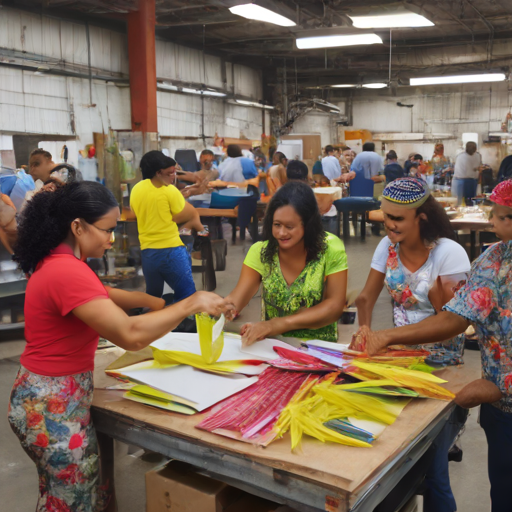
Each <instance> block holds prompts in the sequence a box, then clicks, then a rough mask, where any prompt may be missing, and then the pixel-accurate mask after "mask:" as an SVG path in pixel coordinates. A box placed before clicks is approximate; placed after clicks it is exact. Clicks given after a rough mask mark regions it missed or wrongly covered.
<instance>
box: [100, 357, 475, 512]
mask: <svg viewBox="0 0 512 512" xmlns="http://www.w3.org/2000/svg"><path fill="white" fill-rule="evenodd" d="M102 366H103V368H104V367H105V366H106V364H105V365H102V364H100V365H99V366H97V371H98V372H103V368H102ZM475 373H476V372H474V371H470V370H469V369H467V368H464V367H454V368H449V369H445V370H442V371H441V372H438V373H437V375H439V376H440V377H442V378H445V379H446V380H448V381H449V382H448V384H446V387H447V388H448V389H450V390H452V391H454V392H456V391H458V390H460V389H461V388H462V387H463V386H464V385H465V384H466V383H468V382H470V381H472V380H474V379H476V378H479V375H478V374H475ZM98 378H99V379H101V380H103V381H104V379H103V378H102V377H101V375H99V374H98ZM104 382H105V381H104ZM122 394H123V393H122V392H120V391H110V390H106V389H96V390H95V392H94V401H93V409H92V411H93V418H94V423H95V426H96V429H97V430H98V431H99V432H101V433H103V434H106V435H108V436H109V437H110V438H113V439H117V440H120V441H123V442H125V443H129V444H134V445H137V446H140V447H142V448H145V449H147V450H152V451H155V452H159V453H162V454H163V455H166V456H168V457H172V458H176V459H179V460H183V461H185V462H188V463H191V464H193V465H195V466H196V467H198V468H199V470H200V471H201V472H202V473H204V474H207V475H211V476H213V477H215V478H217V479H219V480H222V481H225V482H227V483H229V484H231V485H234V486H236V487H239V488H241V489H243V490H246V491H248V492H251V493H252V494H256V495H259V496H262V497H265V498H269V499H272V500H274V501H278V502H280V503H283V504H288V505H290V506H292V507H295V508H296V509H297V510H302V511H306V512H308V511H320V510H324V511H325V510H327V511H339V512H348V511H354V512H356V511H357V512H361V511H364V512H370V511H372V510H373V509H374V508H375V506H376V505H377V504H378V503H380V502H381V501H382V499H383V498H385V497H386V496H387V494H388V493H389V492H390V491H391V489H393V487H394V486H395V485H396V484H397V483H398V482H399V481H400V480H401V479H402V478H403V476H404V475H405V474H407V473H408V471H409V470H410V468H411V467H412V466H413V465H414V464H415V463H416V462H417V461H418V460H419V459H420V457H421V456H422V455H423V454H424V453H425V452H426V450H427V449H428V447H429V446H430V445H431V443H432V440H433V439H435V437H436V436H437V434H438V433H439V432H440V430H441V428H442V427H443V426H444V424H445V423H446V421H447V418H448V416H449V415H450V413H451V411H452V410H453V407H454V405H453V403H450V402H445V401H438V400H431V399H414V400H412V402H411V403H410V404H409V405H407V407H406V408H405V409H404V411H403V412H402V414H401V415H400V416H399V417H398V419H397V420H396V422H395V423H394V424H393V425H391V426H389V427H387V428H386V430H385V431H384V433H383V434H382V435H381V436H380V438H379V439H378V440H377V441H375V442H374V443H373V446H372V448H355V447H350V446H343V445H339V444H333V443H327V444H323V443H321V442H319V441H316V440H314V439H311V438H309V437H307V436H305V437H304V438H303V441H302V447H301V449H300V450H298V451H297V452H296V453H292V452H291V448H290V438H289V434H287V435H286V436H285V437H284V438H283V439H280V440H278V441H275V442H274V443H272V444H271V445H270V446H268V447H266V448H262V447H256V446H253V445H250V444H247V443H242V442H239V441H234V440H231V439H228V438H225V437H222V436H219V435H216V434H211V433H209V432H204V431H201V430H198V429H197V428H195V426H196V425H197V424H198V423H199V422H200V421H201V419H202V418H203V417H204V415H203V414H197V415H194V416H185V415H180V414H177V413H172V412H167V411H163V410H160V409H156V408H152V407H149V406H145V405H142V404H138V403H136V402H131V401H129V400H125V399H123V398H122Z"/></svg>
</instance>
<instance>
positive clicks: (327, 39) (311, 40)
mask: <svg viewBox="0 0 512 512" xmlns="http://www.w3.org/2000/svg"><path fill="white" fill-rule="evenodd" d="M296 43H297V48H298V49H299V50H311V49H313V48H334V47H337V46H357V45H368V44H382V39H381V38H380V37H379V36H378V35H377V34H350V35H328V36H318V37H301V38H297V40H296Z"/></svg>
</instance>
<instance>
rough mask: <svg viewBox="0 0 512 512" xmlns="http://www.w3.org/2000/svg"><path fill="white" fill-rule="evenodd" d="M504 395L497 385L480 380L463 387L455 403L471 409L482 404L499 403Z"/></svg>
mask: <svg viewBox="0 0 512 512" xmlns="http://www.w3.org/2000/svg"><path fill="white" fill-rule="evenodd" d="M501 398H503V394H502V393H501V391H500V389H499V388H498V386H496V384H494V383H492V382H490V381H488V380H485V379H478V380H474V381H473V382H470V383H469V384H468V385H467V386H465V387H463V388H462V389H461V390H460V391H459V392H458V393H457V395H456V396H455V403H456V404H457V405H458V406H460V407H463V408H464V409H471V408H472V407H476V406H477V405H480V404H485V403H493V402H497V401H498V400H500V399H501Z"/></svg>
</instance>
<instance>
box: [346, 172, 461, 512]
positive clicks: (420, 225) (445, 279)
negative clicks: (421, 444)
mask: <svg viewBox="0 0 512 512" xmlns="http://www.w3.org/2000/svg"><path fill="white" fill-rule="evenodd" d="M381 208H382V211H383V212H384V224H385V227H386V231H387V235H388V236H386V237H384V238H383V239H382V241H381V242H380V244H379V245H378V247H377V249H376V251H375V253H374V255H373V260H372V265H371V270H370V274H369V276H368V279H367V281H366V285H365V287H364V289H363V291H362V292H361V294H360V295H359V297H358V298H357V300H356V305H357V311H358V317H359V325H360V328H359V331H358V333H357V335H356V339H355V341H354V342H353V343H352V345H351V346H352V348H356V349H364V344H365V337H366V335H367V334H368V333H369V332H370V328H371V318H372V311H373V308H374V306H375V303H376V302H377V298H378V297H379V295H380V292H381V290H382V287H383V286H384V285H386V287H387V289H388V291H389V294H390V295H391V297H392V299H393V317H394V323H395V326H396V327H399V326H402V325H407V324H412V323H416V322H419V321H421V320H423V319H424V318H427V317H428V316H432V315H435V314H436V313H437V312H438V311H440V310H441V309H442V307H443V306H444V305H445V304H446V303H447V302H448V301H449V300H451V298H452V297H453V295H454V289H455V288H456V287H457V286H458V285H459V283H460V282H461V281H464V280H465V279H466V275H467V273H468V272H469V270H470V268H471V265H470V262H469V258H468V256H467V254H466V251H465V250H464V249H463V248H462V247H461V246H460V245H459V244H458V243H457V242H455V240H454V238H455V235H454V232H453V229H452V228H451V225H450V220H449V219H448V216H447V215H446V212H445V211H444V209H443V208H442V207H441V206H440V204H439V203H438V202H437V201H436V200H435V198H434V197H432V196H431V195H430V191H429V189H428V187H427V185H426V184H425V183H424V182H423V181H422V180H419V179H417V178H399V179H397V180H394V181H392V182H391V183H390V184H389V185H388V186H387V187H386V188H385V189H384V192H383V194H382V205H381ZM418 348H422V349H424V350H427V351H428V352H430V356H429V357H428V358H427V361H428V362H433V363H438V364H445V365H456V364H462V363H463V359H462V357H463V354H464V336H463V335H459V336H455V337H454V338H452V339H450V340H447V341H444V342H442V343H436V344H429V345H422V346H421V347H418ZM459 409H460V408H459ZM461 411H462V410H460V411H459V410H456V411H455V413H457V414H461V416H463V417H464V419H463V420H462V421H460V419H459V420H456V419H453V420H452V419H451V420H450V421H449V422H448V423H447V426H446V428H445V429H444V430H443V431H442V433H441V434H440V435H439V436H438V438H437V439H436V442H435V443H434V445H435V446H434V448H433V450H435V455H434V462H433V464H432V467H431V468H430V469H429V471H428V472H427V478H426V482H427V487H428V490H427V492H426V494H425V496H424V511H425V512H430V511H436V512H439V511H443V512H444V511H447V512H448V511H455V510H456V505H455V499H454V497H453V493H452V491H451V488H450V480H449V473H448V453H447V452H448V450H449V448H450V446H451V444H452V443H453V440H454V439H455V437H456V435H457V433H458V432H459V430H460V428H461V427H462V425H463V423H464V421H465V416H466V415H467V413H466V412H465V411H462V412H461ZM436 443H438V444H436Z"/></svg>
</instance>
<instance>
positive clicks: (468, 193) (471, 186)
mask: <svg viewBox="0 0 512 512" xmlns="http://www.w3.org/2000/svg"><path fill="white" fill-rule="evenodd" d="M477 186H478V180H476V179H473V178H464V179H461V178H454V179H453V181H452V187H453V188H454V192H455V195H456V196H457V204H458V205H461V204H462V198H464V202H465V203H466V206H471V204H472V201H471V199H472V198H473V197H475V196H476V188H477Z"/></svg>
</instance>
